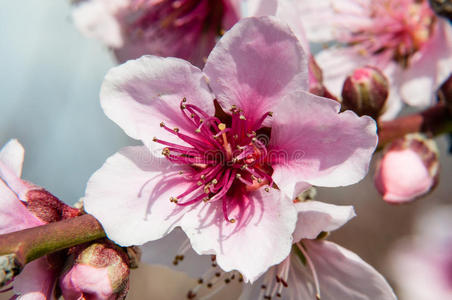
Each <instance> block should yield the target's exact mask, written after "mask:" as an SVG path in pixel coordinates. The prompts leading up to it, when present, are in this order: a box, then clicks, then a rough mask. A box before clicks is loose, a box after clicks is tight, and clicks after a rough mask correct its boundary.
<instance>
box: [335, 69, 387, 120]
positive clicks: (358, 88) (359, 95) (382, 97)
mask: <svg viewBox="0 0 452 300" xmlns="http://www.w3.org/2000/svg"><path fill="white" fill-rule="evenodd" d="M388 95H389V83H388V80H387V79H386V77H385V76H384V75H383V73H382V72H381V71H380V70H378V69H377V68H374V67H371V66H365V67H363V68H359V69H356V70H355V71H354V72H353V74H352V75H350V76H348V77H347V79H345V82H344V86H343V87H342V105H343V108H344V109H350V110H353V111H354V112H355V113H357V114H358V115H359V116H363V115H368V116H371V117H372V118H374V119H377V118H378V117H379V116H380V115H381V114H382V113H383V112H384V107H385V104H386V100H387V98H388Z"/></svg>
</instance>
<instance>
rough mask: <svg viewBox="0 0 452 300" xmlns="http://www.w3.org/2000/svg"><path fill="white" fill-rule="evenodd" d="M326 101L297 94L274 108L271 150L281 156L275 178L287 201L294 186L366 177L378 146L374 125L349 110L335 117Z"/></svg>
mask: <svg viewBox="0 0 452 300" xmlns="http://www.w3.org/2000/svg"><path fill="white" fill-rule="evenodd" d="M339 107H340V105H339V104H338V103H337V102H335V101H333V100H330V99H327V98H322V97H318V96H315V95H312V94H309V93H306V92H303V91H298V92H296V93H293V94H292V95H289V96H288V97H286V98H285V99H284V100H283V101H281V103H280V104H279V105H278V106H277V107H276V110H275V113H274V115H273V119H274V121H273V128H272V134H271V139H270V143H269V149H270V151H271V152H273V153H274V154H279V159H278V160H276V161H275V163H274V164H273V165H272V167H273V170H274V172H273V175H272V177H273V179H274V180H275V182H276V183H277V184H278V186H279V187H280V189H281V190H283V191H284V192H285V193H286V194H287V195H288V196H289V197H291V198H292V199H294V198H295V197H296V196H297V195H298V193H299V192H300V190H297V189H296V187H297V184H301V183H306V182H307V183H309V184H312V185H318V186H343V185H349V184H353V183H356V182H358V181H359V180H361V179H362V178H363V177H364V176H365V175H366V174H367V170H368V167H369V162H370V159H371V157H372V154H373V152H374V149H375V147H376V145H377V134H376V124H375V121H374V120H373V119H372V118H370V117H368V116H363V117H358V116H357V115H356V114H355V113H353V112H351V111H345V112H343V113H340V114H338V111H339Z"/></svg>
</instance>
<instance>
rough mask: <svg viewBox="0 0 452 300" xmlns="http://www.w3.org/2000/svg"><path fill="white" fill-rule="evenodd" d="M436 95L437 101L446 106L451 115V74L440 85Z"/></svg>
mask: <svg viewBox="0 0 452 300" xmlns="http://www.w3.org/2000/svg"><path fill="white" fill-rule="evenodd" d="M437 94H438V99H439V100H440V101H441V102H443V103H444V104H445V105H447V107H448V108H449V112H450V113H451V114H452V74H451V75H449V77H448V78H447V79H446V80H445V81H444V82H443V83H442V84H441V86H440V87H439V89H438V93H437Z"/></svg>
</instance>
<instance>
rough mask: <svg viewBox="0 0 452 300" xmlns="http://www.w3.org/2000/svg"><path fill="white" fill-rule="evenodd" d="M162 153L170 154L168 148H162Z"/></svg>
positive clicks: (164, 154)
mask: <svg viewBox="0 0 452 300" xmlns="http://www.w3.org/2000/svg"><path fill="white" fill-rule="evenodd" d="M162 155H163V156H168V155H170V149H168V148H163V150H162Z"/></svg>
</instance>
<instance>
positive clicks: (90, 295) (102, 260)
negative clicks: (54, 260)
mask: <svg viewBox="0 0 452 300" xmlns="http://www.w3.org/2000/svg"><path fill="white" fill-rule="evenodd" d="M75 252H76V253H74V255H75V259H74V261H73V262H72V264H71V265H70V266H68V268H67V270H66V271H65V272H64V273H63V275H62V276H61V277H60V288H61V292H62V294H63V297H64V299H93V300H94V299H96V300H107V299H108V300H116V299H125V297H126V295H127V292H128V290H129V273H130V268H129V260H128V258H127V255H126V253H125V252H124V251H123V250H122V249H121V248H119V247H118V246H116V245H114V244H113V243H111V242H109V241H104V242H96V243H93V244H91V245H89V246H87V247H84V248H82V249H81V250H80V249H79V250H76V251H75Z"/></svg>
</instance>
